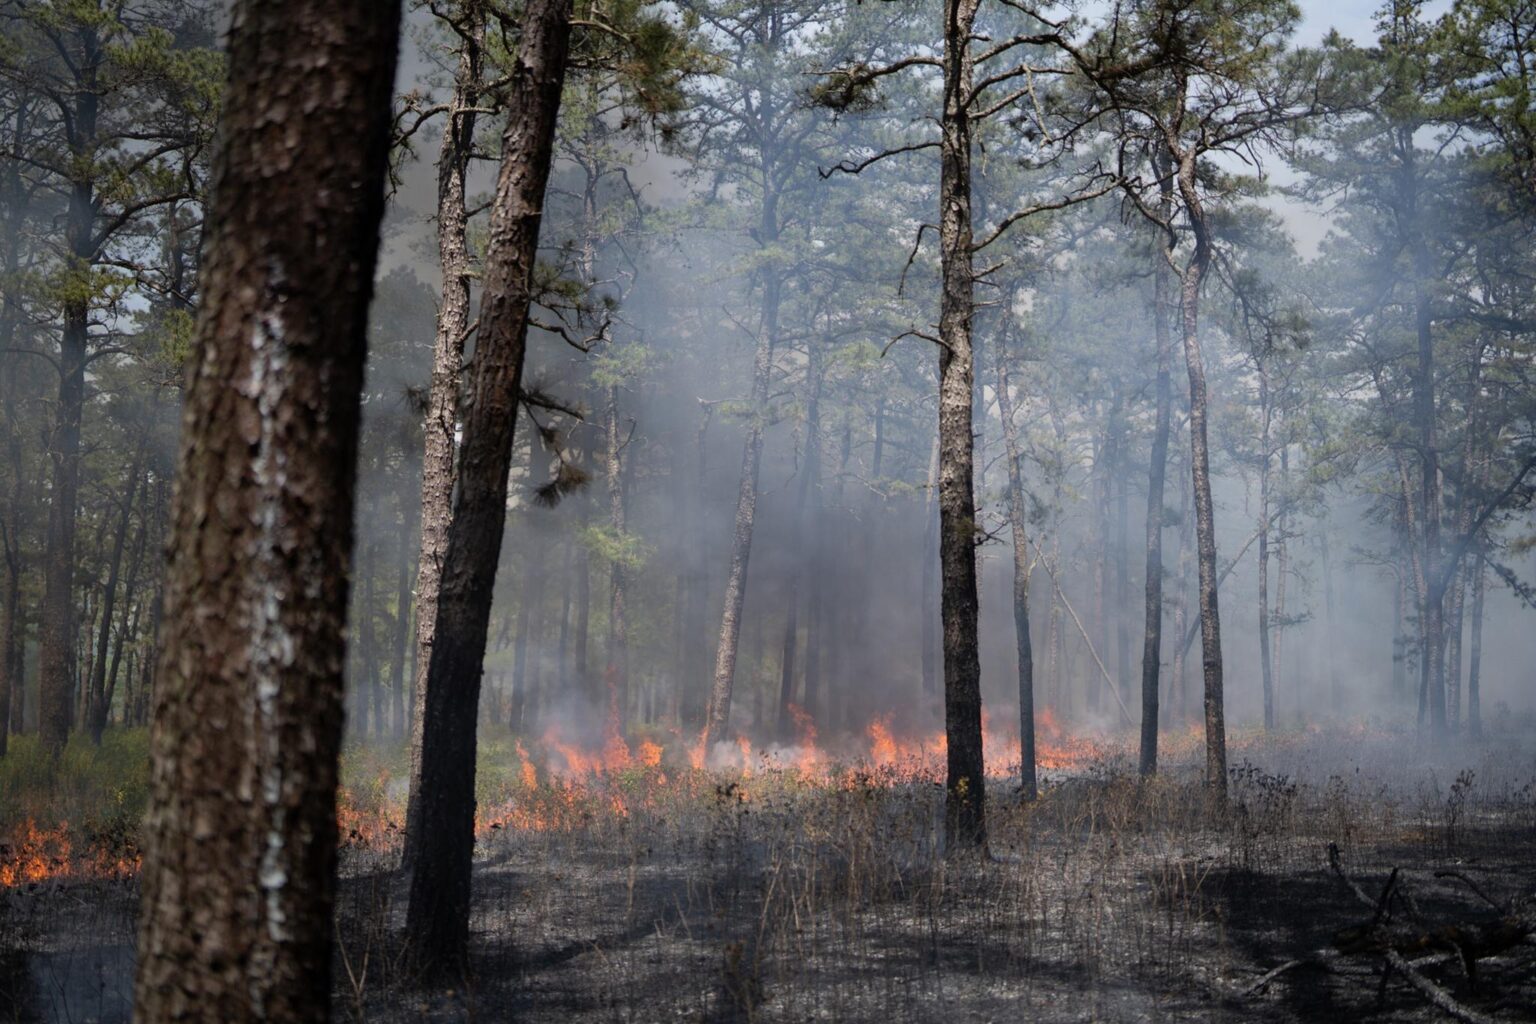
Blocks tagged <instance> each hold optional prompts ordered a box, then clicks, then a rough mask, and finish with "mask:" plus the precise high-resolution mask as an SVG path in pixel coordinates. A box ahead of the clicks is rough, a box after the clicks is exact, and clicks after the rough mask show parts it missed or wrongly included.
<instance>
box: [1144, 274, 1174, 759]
mask: <svg viewBox="0 0 1536 1024" xmlns="http://www.w3.org/2000/svg"><path fill="white" fill-rule="evenodd" d="M1159 250H1160V251H1159V252H1158V255H1157V265H1156V266H1154V267H1153V268H1152V273H1153V278H1152V292H1153V294H1152V317H1153V320H1152V324H1153V331H1154V335H1155V337H1156V339H1157V398H1156V403H1157V411H1156V414H1155V415H1156V419H1155V421H1154V425H1153V427H1152V456H1151V462H1150V464H1149V465H1148V468H1147V524H1146V530H1147V570H1146V620H1145V624H1144V626H1143V633H1142V645H1141V760H1140V765H1139V767H1140V770H1141V774H1142V775H1143V776H1146V775H1151V774H1152V773H1153V772H1155V771H1157V726H1158V683H1159V678H1158V677H1159V675H1160V672H1161V668H1162V657H1163V485H1164V482H1165V480H1166V478H1167V474H1168V431H1169V420H1170V418H1171V416H1172V406H1173V380H1172V376H1173V374H1172V360H1173V339H1172V337H1171V335H1170V332H1169V330H1168V267H1167V256H1166V252H1165V251H1164V250H1162V247H1161V246H1160V247H1159Z"/></svg>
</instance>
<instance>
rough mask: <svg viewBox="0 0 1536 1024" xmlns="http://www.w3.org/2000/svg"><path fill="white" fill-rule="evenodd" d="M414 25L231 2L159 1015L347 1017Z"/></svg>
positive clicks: (186, 516)
mask: <svg viewBox="0 0 1536 1024" xmlns="http://www.w3.org/2000/svg"><path fill="white" fill-rule="evenodd" d="M398 31H399V5H398V3H381V2H377V0H366V2H359V0H336V2H333V3H329V4H314V3H300V2H266V3H252V2H243V3H239V4H237V5H236V7H235V10H234V13H233V15H232V18H231V24H230V30H229V43H228V52H229V78H228V87H227V89H226V91H225V93H224V105H223V113H222V117H221V122H222V123H221V129H220V138H221V142H220V145H219V153H218V157H217V161H216V165H215V166H216V170H215V175H214V187H213V190H212V196H213V199H212V204H211V207H210V209H209V212H208V220H207V225H208V226H207V246H206V256H205V259H204V262H203V266H202V275H201V286H200V289H199V290H200V294H201V296H202V302H201V306H200V312H199V315H198V324H197V334H196V338H197V343H196V345H195V347H194V351H193V356H192V359H191V363H190V365H189V367H188V370H189V372H188V382H189V383H188V390H187V397H186V411H185V414H184V415H183V417H182V425H183V426H182V440H181V454H180V460H179V466H178V471H177V486H176V498H175V502H174V513H173V526H172V533H171V537H170V543H169V545H168V550H169V552H170V564H169V566H168V568H167V570H166V576H165V581H166V582H165V601H166V614H165V627H166V628H165V634H164V636H163V637H162V642H161V651H160V668H159V674H158V679H157V683H156V687H157V689H156V695H155V715H154V729H153V733H152V737H151V754H152V766H151V789H150V792H151V801H150V809H149V814H148V817H147V819H146V821H145V829H144V831H145V839H146V843H145V857H144V871H143V899H142V903H141V916H140V926H139V943H138V959H137V977H136V979H135V984H134V1019H135V1020H137V1021H140V1022H143V1024H156V1022H168V1021H185V1020H191V1019H200V1020H218V1021H228V1022H235V1024H240V1022H247V1021H250V1022H255V1021H267V1020H283V1021H317V1022H318V1021H324V1020H326V1019H327V1018H328V1017H329V1011H330V1005H331V995H332V993H331V936H332V929H333V925H332V921H331V909H332V902H333V897H334V892H335V872H336V784H337V775H338V771H337V762H338V757H339V754H340V750H341V739H342V717H343V716H342V712H343V707H342V668H343V666H344V663H345V651H346V614H347V580H348V564H347V563H348V560H349V555H350V552H351V550H352V509H353V492H354V481H355V476H356V469H357V435H358V421H359V413H360V395H361V390H362V380H363V366H364V362H365V360H366V354H367V314H368V301H369V298H370V295H371V292H372V287H373V268H374V260H375V253H376V250H377V246H378V227H379V220H380V217H381V216H382V214H383V211H384V187H383V186H384V175H385V170H386V166H387V162H388V157H389V121H390V118H389V112H390V96H391V90H392V87H393V84H394V69H395V52H396V39H397V35H398ZM295 111H303V112H304V116H302V117H296V116H293V115H294V112H295ZM215 509H217V510H218V511H215Z"/></svg>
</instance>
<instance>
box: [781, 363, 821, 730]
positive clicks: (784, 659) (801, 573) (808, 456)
mask: <svg viewBox="0 0 1536 1024" xmlns="http://www.w3.org/2000/svg"><path fill="white" fill-rule="evenodd" d="M805 372H806V386H807V392H806V404H805V454H804V455H803V456H802V457H801V460H800V479H799V481H797V484H798V486H797V487H796V490H795V526H796V533H797V535H798V538H797V545H798V547H799V548H800V556H799V557H798V558H796V559H795V565H794V568H793V569H791V570H790V583H789V600H788V602H787V604H788V610H787V614H786V616H785V619H784V645H783V652H782V656H781V657H780V659H779V661H780V664H779V720H778V736H779V738H780V740H788V739H790V738H791V737H792V736H793V735H794V733H793V724H792V722H791V720H790V719H791V715H790V705H791V704H792V703H793V702H794V699H795V660H796V647H797V646H798V644H799V632H800V622H799V619H800V593H801V589H802V588H803V586H804V582H805V580H806V577H807V576H808V575H809V574H811V573H813V572H816V571H819V569H820V566H819V565H817V564H815V563H816V562H817V559H816V556H815V551H814V547H813V545H814V544H815V541H814V539H813V538H814V537H815V528H816V527H815V524H813V523H812V522H811V521H810V518H809V513H808V507H809V502H810V497H811V490H812V488H814V487H815V486H816V483H817V481H816V478H817V474H818V472H819V471H820V467H821V351H820V349H819V348H818V346H817V344H816V342H815V341H814V340H813V341H811V342H810V343H809V344H808V345H807V353H806V371H805ZM812 585H813V586H814V583H813V584H812ZM807 646H809V645H807ZM805 710H806V711H807V712H811V713H814V710H813V709H812V708H811V707H810V705H809V704H808V703H807V704H806V705H805Z"/></svg>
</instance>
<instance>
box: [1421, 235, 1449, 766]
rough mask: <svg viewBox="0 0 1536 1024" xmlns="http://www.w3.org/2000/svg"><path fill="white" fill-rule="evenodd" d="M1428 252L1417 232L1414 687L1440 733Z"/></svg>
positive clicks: (1440, 619)
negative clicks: (1420, 600)
mask: <svg viewBox="0 0 1536 1024" xmlns="http://www.w3.org/2000/svg"><path fill="white" fill-rule="evenodd" d="M1431 273H1432V271H1431V268H1430V266H1429V253H1428V250H1427V248H1426V246H1425V244H1424V240H1423V238H1422V237H1420V238H1418V239H1416V242H1415V246H1414V274H1415V282H1414V328H1415V334H1416V335H1417V338H1418V367H1417V372H1416V373H1415V374H1414V377H1413V404H1414V418H1415V419H1416V420H1417V421H1418V423H1417V426H1418V431H1419V459H1420V478H1419V503H1420V509H1419V511H1420V517H1419V518H1420V523H1419V525H1420V527H1421V529H1422V530H1423V537H1424V550H1423V555H1422V567H1423V573H1424V579H1425V580H1426V581H1428V585H1427V586H1426V587H1425V590H1424V608H1423V622H1422V623H1421V624H1420V632H1421V634H1422V636H1423V650H1422V651H1421V652H1420V658H1421V664H1420V665H1419V672H1420V674H1421V683H1420V689H1421V690H1422V691H1423V692H1424V693H1425V695H1426V697H1425V699H1426V701H1427V703H1428V707H1429V725H1430V730H1431V732H1433V733H1434V734H1435V735H1436V736H1443V735H1444V734H1445V656H1444V644H1445V588H1444V587H1441V586H1439V585H1438V579H1439V575H1440V451H1439V447H1438V444H1439V442H1438V440H1437V437H1436V430H1435V347H1434V337H1433V334H1432V332H1431V330H1430V327H1431V319H1430V316H1431V314H1430V297H1429V287H1430V286H1429V281H1430V276H1431Z"/></svg>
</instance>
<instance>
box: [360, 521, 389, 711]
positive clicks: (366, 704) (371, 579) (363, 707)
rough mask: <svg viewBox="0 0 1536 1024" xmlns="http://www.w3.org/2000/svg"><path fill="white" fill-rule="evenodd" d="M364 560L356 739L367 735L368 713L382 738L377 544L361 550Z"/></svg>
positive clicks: (382, 706)
mask: <svg viewBox="0 0 1536 1024" xmlns="http://www.w3.org/2000/svg"><path fill="white" fill-rule="evenodd" d="M364 558H365V561H364V563H363V566H362V570H363V571H362V573H361V575H362V577H363V600H362V601H361V602H360V603H361V605H362V607H361V608H360V609H359V611H360V612H361V615H362V621H361V626H362V630H361V636H360V637H359V638H358V640H359V643H358V646H359V647H361V648H362V655H363V678H362V684H363V686H362V693H361V694H360V697H361V700H360V701H359V710H360V711H361V714H359V715H358V716H357V732H358V735H359V736H366V735H368V712H369V709H370V707H371V709H372V711H373V735H375V736H383V735H384V689H383V687H382V686H381V685H380V683H379V645H378V615H377V612H378V607H379V602H378V594H377V593H376V592H375V586H376V584H377V582H378V575H379V571H378V570H379V545H378V543H377V542H374V543H370V544H369V545H368V547H367V548H366V549H364Z"/></svg>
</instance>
